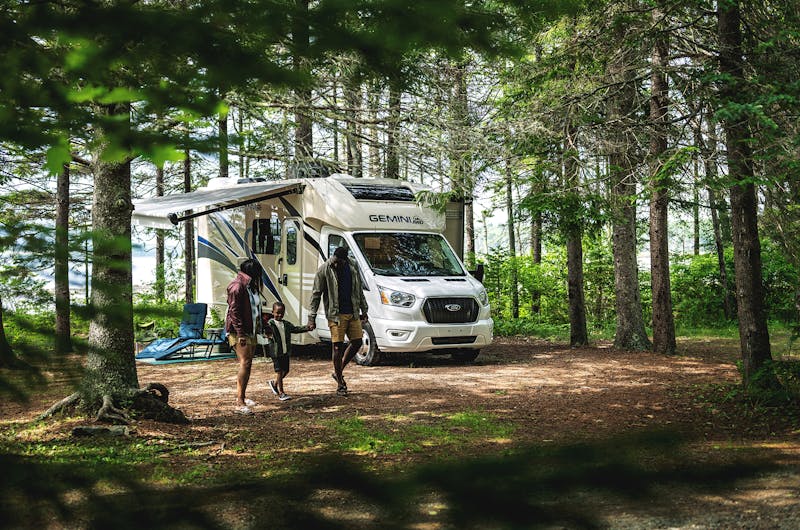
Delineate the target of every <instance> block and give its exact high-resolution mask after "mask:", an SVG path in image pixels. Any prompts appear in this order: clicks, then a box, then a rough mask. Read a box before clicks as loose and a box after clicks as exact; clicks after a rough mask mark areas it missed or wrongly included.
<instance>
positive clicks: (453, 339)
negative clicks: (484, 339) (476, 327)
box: [431, 335, 478, 346]
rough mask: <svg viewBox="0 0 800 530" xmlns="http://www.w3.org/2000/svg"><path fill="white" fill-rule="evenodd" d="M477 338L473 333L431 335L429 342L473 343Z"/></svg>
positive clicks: (436, 344)
mask: <svg viewBox="0 0 800 530" xmlns="http://www.w3.org/2000/svg"><path fill="white" fill-rule="evenodd" d="M477 338H478V337H476V336H475V335H470V336H467V337H433V338H432V339H431V343H432V344H433V345H434V346H441V345H443V344H473V343H474V342H475V339H477Z"/></svg>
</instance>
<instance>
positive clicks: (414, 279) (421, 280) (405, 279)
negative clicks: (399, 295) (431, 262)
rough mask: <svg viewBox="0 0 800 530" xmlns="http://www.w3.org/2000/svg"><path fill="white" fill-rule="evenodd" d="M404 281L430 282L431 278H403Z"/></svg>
mask: <svg viewBox="0 0 800 530" xmlns="http://www.w3.org/2000/svg"><path fill="white" fill-rule="evenodd" d="M403 281H404V282H429V281H430V280H428V279H425V278H403Z"/></svg>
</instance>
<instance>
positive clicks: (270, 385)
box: [269, 381, 278, 396]
mask: <svg viewBox="0 0 800 530" xmlns="http://www.w3.org/2000/svg"><path fill="white" fill-rule="evenodd" d="M269 388H270V389H271V390H272V393H273V394H275V395H276V396H277V395H278V389H277V387H275V381H270V382H269Z"/></svg>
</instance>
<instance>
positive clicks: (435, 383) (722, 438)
mask: <svg viewBox="0 0 800 530" xmlns="http://www.w3.org/2000/svg"><path fill="white" fill-rule="evenodd" d="M737 346H738V345H737V344H736V342H735V341H711V340H709V341H703V340H700V339H693V340H691V341H680V342H679V354H678V355H676V356H674V357H664V356H660V355H655V354H651V353H639V352H621V351H616V350H613V349H612V348H611V347H610V345H608V344H603V343H600V344H594V345H592V347H587V348H581V349H572V348H569V347H567V346H565V345H563V344H555V343H550V342H546V341H541V340H536V339H530V338H522V337H520V338H499V339H497V340H496V341H495V343H494V344H493V345H492V346H490V347H488V348H486V349H485V350H484V351H483V352H482V353H481V355H480V356H479V357H478V359H477V360H476V361H475V362H474V363H470V364H466V365H465V364H460V363H458V362H456V361H454V360H451V359H450V358H449V356H435V355H423V356H405V355H402V356H391V357H388V358H385V359H384V361H383V362H382V364H381V365H380V366H375V367H363V366H357V365H355V363H353V364H352V365H350V366H349V367H348V368H347V370H346V373H345V375H346V378H347V382H348V387H349V389H350V395H349V396H346V397H341V396H337V395H336V393H335V390H336V384H335V382H334V381H333V379H332V378H331V366H330V361H329V358H328V355H327V351H325V350H324V349H321V348H320V349H301V352H300V354H299V355H297V356H296V357H295V358H293V360H292V369H291V372H290V374H289V377H288V378H287V380H286V382H285V388H286V391H287V393H288V394H290V395H291V396H292V399H291V400H289V401H285V402H281V401H278V400H277V399H276V397H275V396H274V395H273V394H272V393H271V391H270V389H269V387H268V385H267V381H268V380H269V379H270V378H271V377H272V375H273V373H272V364H271V362H270V361H268V360H265V359H263V358H259V359H257V360H256V361H255V363H254V367H253V375H252V378H251V383H250V386H249V389H248V397H249V398H251V399H253V400H255V401H256V402H257V405H256V406H255V407H254V408H253V410H254V414H253V415H252V416H242V415H238V414H235V413H234V408H235V407H234V389H235V373H236V362H235V361H234V360H220V361H213V362H189V363H176V364H167V365H158V366H154V365H147V364H138V365H137V369H138V374H139V380H140V383H141V384H142V385H145V384H147V383H149V382H159V383H163V384H165V385H167V387H168V388H169V390H170V403H171V404H172V405H173V406H175V407H177V408H180V409H181V410H182V411H183V412H184V413H185V414H186V416H187V417H188V418H189V419H190V420H191V423H190V424H189V425H188V426H176V425H168V424H160V423H155V422H150V421H140V422H138V423H137V424H136V426H135V431H134V433H135V435H136V436H139V437H141V438H143V439H146V440H151V441H152V440H159V439H160V440H163V439H180V440H183V441H186V442H187V443H194V444H196V445H197V446H198V447H200V448H201V449H200V451H202V452H203V454H204V456H205V458H206V459H207V460H215V461H216V459H225V458H228V459H231V460H233V459H239V460H240V461H241V459H247V458H253V459H256V458H258V455H257V454H253V453H254V452H256V451H255V448H256V447H263V444H267V445H272V446H274V447H275V448H276V451H277V452H280V451H281V450H285V451H287V452H288V451H297V450H298V446H299V445H302V444H300V443H299V441H306V440H308V441H309V442H308V444H307V445H309V446H311V447H312V448H313V447H325V441H326V437H327V436H329V429H328V430H326V429H325V428H323V427H322V425H330V424H331V422H336V421H343V420H345V419H348V418H353V417H359V418H362V419H363V420H365V421H370V420H375V421H385V420H381V418H384V419H385V418H387V417H392V416H402V417H410V418H414V421H418V422H421V423H426V422H431V421H434V420H435V418H438V417H442V416H443V415H449V414H456V413H460V412H464V411H480V412H481V413H482V414H486V415H488V416H490V417H493V418H496V419H498V420H499V421H501V422H502V421H507V422H508V423H509V425H513V431H511V432H512V434H509V435H508V436H507V437H506V438H504V439H496V438H495V439H490V440H484V441H480V442H476V443H474V444H471V445H469V446H468V447H464V448H460V449H459V451H463V455H461V454H460V455H453V454H451V453H450V452H451V451H452V448H449V447H443V448H437V447H430V448H429V450H426V451H425V452H424V453H422V454H420V453H419V452H415V453H404V452H400V453H398V454H394V453H393V454H389V453H381V452H377V453H376V452H373V453H369V452H367V453H364V454H358V453H356V454H354V455H349V456H351V457H352V458H354V459H355V461H359V462H363V463H364V465H365V466H367V467H369V468H380V467H381V466H383V467H384V468H386V467H388V468H391V467H392V466H400V465H406V464H411V465H415V464H424V463H425V462H428V461H430V460H437V458H434V457H438V459H442V460H448V459H450V460H452V459H453V457H454V456H457V457H461V456H463V457H465V458H466V457H472V456H476V457H481V456H482V455H487V454H490V455H498V454H503V452H504V451H510V450H517V451H523V452H524V451H528V450H529V449H530V448H536V451H538V452H537V453H536V454H537V455H542V454H549V455H550V456H549V457H547V458H550V459H549V460H547V462H548V463H549V464H548V465H550V464H553V465H563V462H564V461H563V459H562V460H558V459H559V458H562V457H563V454H565V453H557V452H556V453H547V451H548V450H549V449H548V448H550V449H552V450H554V451H555V450H556V448H564V447H567V448H571V449H569V451H572V452H571V453H568V454H582V453H581V452H580V451H576V449H575V448H576V447H584V449H586V447H587V444H588V446H589V447H590V448H592V449H593V450H594V451H595V452H596V453H597V454H599V456H598V457H597V458H599V459H600V460H603V462H605V464H608V465H607V466H606V467H602V466H601V468H602V473H604V474H605V475H604V476H605V478H604V479H603V480H606V481H610V482H612V483H614V481H615V480H616V478H618V477H617V475H619V477H621V476H623V475H625V473H630V472H631V471H630V469H628V468H627V467H626V466H627V465H628V464H626V463H625V462H623V461H622V460H615V459H614V455H615V453H616V452H617V450H618V449H619V450H620V451H622V449H623V446H626V444H629V443H634V445H635V442H630V440H631V437H632V436H639V435H642V433H662V434H664V433H667V435H675V436H678V437H680V439H681V442H680V444H679V445H678V446H669V445H665V446H664V447H665V448H664V449H663V451H662V450H661V449H659V448H658V446H657V445H656V446H649V447H644V445H647V442H642V443H643V444H644V445H643V446H640V447H633V448H631V447H630V446H626V447H625V449H626V450H632V451H633V452H635V453H637V454H641V455H642V458H641V459H639V460H640V461H641V460H645V461H647V464H646V465H644V467H643V468H642V469H640V470H638V471H637V472H639V471H641V472H642V473H650V472H653V473H652V474H651V475H649V476H648V479H647V481H646V482H647V483H646V485H644V486H642V487H646V489H647V490H648V494H647V495H646V496H645V497H644V498H641V499H638V500H637V498H636V493H637V492H627V494H626V495H622V496H620V495H611V496H607V495H605V494H604V495H599V496H598V495H596V496H595V497H594V498H592V499H590V500H589V501H587V499H586V496H587V495H589V496H591V493H587V492H590V491H596V490H593V489H592V488H596V487H597V483H596V482H595V480H596V479H595V478H592V479H591V480H589V481H588V482H585V483H583V484H584V485H586V488H583V487H574V486H575V485H574V484H573V485H572V486H573V488H572V489H567V490H564V493H563V495H564V496H569V498H571V499H580V502H581V503H586V504H585V505H591V506H592V510H593V512H592V513H593V514H594V517H595V519H594V522H592V523H589V522H586V521H584V522H581V520H580V519H569V518H567V522H566V523H564V522H563V520H562V521H561V522H558V521H559V519H558V518H554V519H553V520H554V521H555V522H554V523H553V524H552V525H550V526H547V525H545V526H547V527H552V528H573V527H576V528H577V527H592V526H595V525H596V526H600V527H608V528H765V529H766V528H787V529H788V528H800V467H799V464H800V433H798V431H797V430H795V429H794V427H793V426H792V425H793V422H792V421H791V418H787V416H786V415H785V414H782V413H778V414H762V413H759V412H757V411H756V412H753V410H752V409H743V408H742V407H741V405H740V404H737V402H736V400H734V399H729V400H725V399H723V398H724V393H725V392H730V391H731V389H733V388H735V384H736V382H737V381H739V377H740V376H739V374H738V372H737V369H736V366H735V361H736V359H737V357H738V351H737V350H738V348H737ZM728 385H729V386H728ZM44 399H46V398H42V400H44ZM44 405H45V403H43V402H38V403H37V402H35V401H34V402H31V403H28V404H26V405H24V406H23V405H20V404H16V403H5V404H2V405H0V413H1V414H2V417H3V418H4V419H5V420H10V419H14V420H23V419H30V418H32V417H33V416H34V415H35V414H36V413H37V412H40V411H41V410H43V408H44ZM748 410H750V412H748ZM794 424H795V425H796V423H794ZM71 427H72V425H71V424H70V422H64V423H63V424H61V425H58V424H54V425H52V426H51V435H52V436H54V437H56V436H64V435H66V433H68V432H69V429H70V428H71ZM231 433H239V434H236V435H233V438H235V439H236V440H237V441H236V443H232V441H231V440H232V435H231ZM242 433H246V435H244V434H242ZM653 447H655V449H654V448H653ZM543 452H544V453H543ZM531 454H532V453H531ZM678 454H680V455H681V459H682V458H684V457H685V458H686V460H681V464H676V459H675V457H676V456H677V455H678ZM553 455H556V456H553ZM558 455H561V456H558ZM531 458H534V457H531ZM535 458H539V456H537V457H535ZM576 458H577V457H576ZM554 459H555V460H554ZM609 459H610V460H609ZM678 460H680V459H678ZM688 460H691V461H692V463H693V465H694V464H696V465H698V466H700V467H692V466H683V467H681V465H683V464H686V463H687V462H688ZM554 462H555V464H554ZM558 462H561V463H558ZM754 462H756V463H757V465H755V466H754V465H753V463H754ZM605 464H604V465H605ZM176 465H177V464H176ZM712 468H713V469H718V470H722V471H721V475H720V477H721V478H720V477H711V478H709V477H708V476H705V475H703V476H702V477H701V476H700V475H698V473H700V474H703V473H707V472H708V469H712ZM598 469H600V468H598ZM654 470H655V471H654ZM496 472H497V474H498V477H501V478H502V477H503V473H504V471H503V470H502V468H497V470H496ZM484 473H485V472H484ZM636 477H637V478H636V479H635V480H633V479H631V482H629V484H628V486H622V488H623V489H624V488H625V487H629V488H630V487H632V488H633V489H636V487H637V486H636V485H635V484H644V483H643V482H641V480H642V479H641V477H640V476H639V475H637V476H636ZM541 478H542V477H541V475H539V476H538V479H537V480H539V479H541ZM550 478H552V477H550ZM706 479H708V480H706ZM548 480H549V479H548ZM559 480H560V479H559ZM581 480H583V478H582V479H581ZM709 482H715V485H714V486H713V487H709V486H708V483H709ZM720 482H722V484H720ZM614 484H616V483H614ZM631 484H633V486H631ZM603 485H604V486H607V484H605V483H604V484H603ZM529 486H530V485H528V487H529ZM611 487H612V488H613V484H612V486H611ZM551 491H552V493H553V495H555V496H556V497H559V495H558V494H557V491H556V490H555V489H552V490H551ZM563 500H564V498H563V496H562V498H560V499H559V498H556V499H549V498H548V499H544V500H541V502H542V503H544V504H545V505H549V504H547V503H550V502H560V501H563ZM323 504H324V503H323ZM320 510H323V508H322V507H320ZM323 511H324V510H323ZM435 512H436V510H432V511H431V510H428V514H429V515H430V514H433V513H435ZM530 517H535V515H530ZM453 521H458V518H456V519H453V518H450V519H448V522H441V521H439V520H437V518H436V517H435V516H432V515H430V516H429V517H427V519H425V520H422V521H418V522H417V523H415V525H414V527H415V528H431V529H435V528H445V527H459V526H461V525H460V524H459V523H457V522H453ZM570 521H571V522H570ZM506 523H508V521H506ZM512 523H513V524H512ZM512 523H509V526H516V527H522V528H527V527H534V526H537V525H536V524H534V522H533V519H529V520H525V519H523V520H517V521H516V522H514V521H512ZM232 526H234V527H241V528H250V527H258V526H259V525H257V524H254V523H253V522H252V521H250V520H248V519H247V518H246V517H244V516H238V518H237V519H236V520H235V522H234V523H233V524H232ZM382 526H383V525H382V524H380V521H375V520H372V521H370V519H369V518H367V519H362V520H360V522H359V523H358V524H355V523H353V524H352V525H351V524H344V523H343V527H375V528H379V527H382ZM481 526H482V525H477V527H481ZM486 527H508V526H505V523H501V524H499V526H498V525H492V524H487V525H486Z"/></svg>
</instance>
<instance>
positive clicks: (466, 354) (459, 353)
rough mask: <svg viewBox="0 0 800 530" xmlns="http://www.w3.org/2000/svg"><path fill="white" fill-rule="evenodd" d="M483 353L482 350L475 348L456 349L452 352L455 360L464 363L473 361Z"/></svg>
mask: <svg viewBox="0 0 800 530" xmlns="http://www.w3.org/2000/svg"><path fill="white" fill-rule="evenodd" d="M480 353H481V350H473V349H469V350H467V349H464V350H456V351H454V352H453V353H452V357H453V359H454V360H456V361H458V362H462V363H471V362H472V361H474V360H475V359H477V358H478V354H480Z"/></svg>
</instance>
